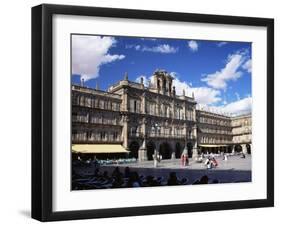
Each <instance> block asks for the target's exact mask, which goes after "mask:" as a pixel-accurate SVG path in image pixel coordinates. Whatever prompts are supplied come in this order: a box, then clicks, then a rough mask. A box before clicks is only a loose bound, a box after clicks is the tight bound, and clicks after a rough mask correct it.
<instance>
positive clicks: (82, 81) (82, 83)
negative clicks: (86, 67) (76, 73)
mask: <svg viewBox="0 0 281 226" xmlns="http://www.w3.org/2000/svg"><path fill="white" fill-rule="evenodd" d="M81 86H82V87H84V78H82V79H81Z"/></svg>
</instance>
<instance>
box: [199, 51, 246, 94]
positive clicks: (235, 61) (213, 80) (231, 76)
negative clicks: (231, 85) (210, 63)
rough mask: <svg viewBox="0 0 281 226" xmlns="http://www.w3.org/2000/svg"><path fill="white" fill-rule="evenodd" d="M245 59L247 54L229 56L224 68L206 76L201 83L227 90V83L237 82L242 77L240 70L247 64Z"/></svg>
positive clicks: (238, 53) (240, 53) (239, 53)
mask: <svg viewBox="0 0 281 226" xmlns="http://www.w3.org/2000/svg"><path fill="white" fill-rule="evenodd" d="M245 59H246V56H245V52H237V53H235V54H232V55H229V56H228V59H227V63H226V65H225V67H224V68H222V69H221V70H219V71H216V72H215V73H213V74H207V75H205V76H204V78H202V79H201V81H203V82H206V83H207V84H208V85H209V86H211V87H213V88H215V89H224V90H226V88H227V81H229V80H233V81H235V80H237V79H238V78H240V77H241V76H242V74H243V73H242V72H241V71H239V68H240V67H241V65H242V64H243V63H244V62H245Z"/></svg>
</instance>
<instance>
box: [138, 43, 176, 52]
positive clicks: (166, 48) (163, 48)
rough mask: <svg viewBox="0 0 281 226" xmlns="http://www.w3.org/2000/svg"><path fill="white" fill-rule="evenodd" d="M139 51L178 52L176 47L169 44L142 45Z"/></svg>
mask: <svg viewBox="0 0 281 226" xmlns="http://www.w3.org/2000/svg"><path fill="white" fill-rule="evenodd" d="M141 51H143V52H146V51H147V52H154V53H176V52H178V48H175V47H173V46H170V45H169V44H162V45H158V46H153V47H147V46H144V47H143V48H142V49H141Z"/></svg>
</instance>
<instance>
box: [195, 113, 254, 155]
mask: <svg viewBox="0 0 281 226" xmlns="http://www.w3.org/2000/svg"><path fill="white" fill-rule="evenodd" d="M196 118H197V126H198V137H197V139H198V144H199V147H200V151H202V152H215V153H218V152H228V153H230V152H241V151H243V153H248V154H250V153H251V142H252V136H251V134H252V127H251V123H252V117H251V114H247V115H242V116H236V117H229V116H225V115H221V114H216V113H213V112H208V111H202V110H197V111H196Z"/></svg>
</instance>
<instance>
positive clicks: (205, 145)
mask: <svg viewBox="0 0 281 226" xmlns="http://www.w3.org/2000/svg"><path fill="white" fill-rule="evenodd" d="M198 146H200V147H207V148H219V147H227V146H228V145H225V144H199V145H198Z"/></svg>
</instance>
